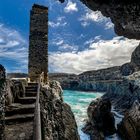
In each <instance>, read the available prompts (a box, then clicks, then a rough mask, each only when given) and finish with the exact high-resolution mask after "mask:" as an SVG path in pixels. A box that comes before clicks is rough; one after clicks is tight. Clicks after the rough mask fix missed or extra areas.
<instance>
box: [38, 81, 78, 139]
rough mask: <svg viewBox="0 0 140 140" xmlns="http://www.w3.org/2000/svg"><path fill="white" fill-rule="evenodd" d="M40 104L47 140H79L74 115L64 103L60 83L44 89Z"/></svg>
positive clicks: (52, 83) (50, 84)
mask: <svg viewBox="0 0 140 140" xmlns="http://www.w3.org/2000/svg"><path fill="white" fill-rule="evenodd" d="M40 102H41V119H42V124H43V126H42V127H43V134H44V139H45V140H79V135H78V131H77V125H76V122H75V118H74V115H73V113H72V111H71V108H70V107H69V105H67V104H66V103H64V102H63V98H62V89H61V86H60V84H59V83H58V82H56V81H52V82H50V83H49V85H46V86H44V87H42V89H41V98H40Z"/></svg>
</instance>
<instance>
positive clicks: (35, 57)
mask: <svg viewBox="0 0 140 140" xmlns="http://www.w3.org/2000/svg"><path fill="white" fill-rule="evenodd" d="M29 41H30V43H29V77H30V79H31V81H36V80H37V78H38V77H39V75H40V74H41V73H42V72H44V79H45V81H47V73H48V8H47V7H44V6H40V5H36V4H34V5H33V7H32V10H31V13H30V37H29Z"/></svg>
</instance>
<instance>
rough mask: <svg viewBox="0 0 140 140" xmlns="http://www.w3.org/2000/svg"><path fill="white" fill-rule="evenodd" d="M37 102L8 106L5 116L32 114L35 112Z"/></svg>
mask: <svg viewBox="0 0 140 140" xmlns="http://www.w3.org/2000/svg"><path fill="white" fill-rule="evenodd" d="M34 110H35V104H29V105H22V104H15V105H11V106H8V107H7V108H6V112H5V116H6V117H7V116H12V115H15V114H31V113H34Z"/></svg>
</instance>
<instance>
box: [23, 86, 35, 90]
mask: <svg viewBox="0 0 140 140" xmlns="http://www.w3.org/2000/svg"><path fill="white" fill-rule="evenodd" d="M25 90H36V91H37V86H36V87H35V86H28V87H25Z"/></svg>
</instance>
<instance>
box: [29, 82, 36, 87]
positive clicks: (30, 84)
mask: <svg viewBox="0 0 140 140" xmlns="http://www.w3.org/2000/svg"><path fill="white" fill-rule="evenodd" d="M37 86H38V83H28V87H37Z"/></svg>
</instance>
